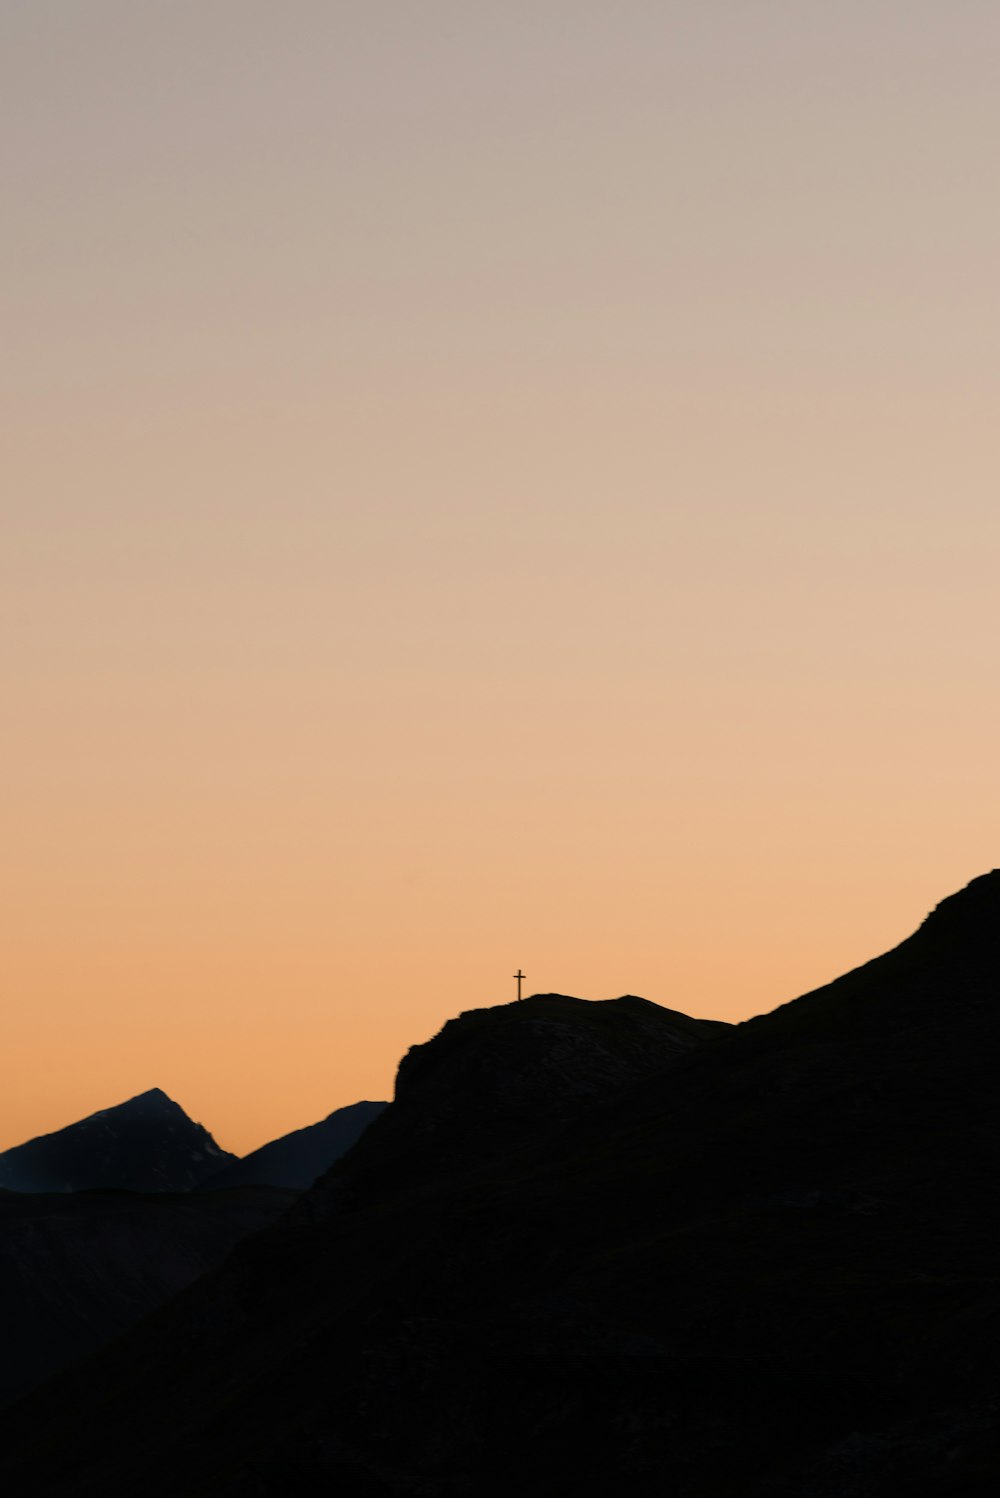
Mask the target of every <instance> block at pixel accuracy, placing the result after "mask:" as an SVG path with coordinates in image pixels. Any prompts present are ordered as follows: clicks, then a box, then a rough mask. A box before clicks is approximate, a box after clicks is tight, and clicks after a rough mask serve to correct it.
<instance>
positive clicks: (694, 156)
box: [0, 0, 1000, 1151]
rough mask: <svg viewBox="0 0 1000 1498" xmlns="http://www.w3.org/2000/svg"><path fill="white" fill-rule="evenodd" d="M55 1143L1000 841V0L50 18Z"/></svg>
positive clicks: (47, 633)
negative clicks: (102, 1121) (119, 1108)
mask: <svg viewBox="0 0 1000 1498" xmlns="http://www.w3.org/2000/svg"><path fill="white" fill-rule="evenodd" d="M0 51H2V63H0V67H2V77H0V110H2V115H3V128H2V132H0V135H2V150H3V229H2V237H0V243H2V255H3V269H4V275H3V285H4V292H3V296H4V308H3V350H4V357H3V361H2V373H0V379H2V402H3V411H4V432H5V436H4V461H3V474H4V478H3V490H4V497H3V532H2V548H0V573H2V596H3V627H2V631H0V669H2V673H3V692H2V699H0V700H2V710H3V725H2V757H3V776H2V782H0V784H2V791H0V794H2V798H3V835H2V844H0V879H2V888H0V901H2V906H0V908H2V911H3V921H2V929H3V939H2V943H0V951H2V973H0V983H2V989H3V1058H4V1086H3V1088H2V1091H0V1148H2V1147H6V1146H8V1145H11V1144H14V1143H17V1142H19V1141H20V1140H22V1139H24V1138H26V1137H28V1136H29V1135H31V1134H35V1133H38V1132H41V1131H43V1130H47V1129H51V1128H56V1127H59V1126H61V1125H63V1124H65V1123H67V1122H69V1121H71V1120H72V1119H74V1118H76V1117H79V1116H80V1115H81V1114H83V1113H86V1112H90V1111H92V1110H93V1109H95V1108H99V1107H103V1106H106V1105H109V1104H112V1103H115V1102H118V1101H120V1100H121V1099H123V1098H125V1097H128V1096H131V1095H132V1094H134V1093H136V1092H139V1091H141V1090H143V1089H145V1088H147V1087H150V1086H160V1087H163V1088H165V1089H166V1090H167V1091H168V1092H170V1093H171V1095H172V1096H174V1097H176V1098H177V1100H178V1101H179V1102H181V1103H182V1105H183V1106H184V1107H185V1108H186V1109H187V1110H188V1111H189V1112H190V1113H192V1114H193V1115H194V1116H195V1117H197V1118H199V1119H201V1120H203V1121H204V1122H205V1123H206V1124H207V1125H208V1126H209V1127H210V1128H211V1129H212V1130H213V1131H214V1132H215V1134H216V1137H217V1138H218V1139H219V1141H220V1143H222V1144H223V1145H225V1146H227V1147H229V1148H232V1149H236V1150H238V1151H243V1150H246V1149H249V1148H252V1147H254V1146H256V1145H257V1144H260V1143H261V1142H263V1141H264V1140H265V1139H267V1138H270V1137H272V1136H274V1135H276V1134H278V1133H282V1132H285V1131H286V1130H288V1129H290V1128H295V1127H298V1126H300V1125H302V1124H305V1123H309V1122H312V1121H313V1120H315V1119H317V1118H319V1117H321V1116H323V1115H324V1114H325V1113H327V1112H329V1111H330V1110H331V1109H332V1108H334V1107H337V1106H340V1105H342V1104H345V1103H348V1102H353V1101H355V1100H356V1099H358V1098H360V1097H386V1096H389V1095H390V1093H391V1087H392V1079H393V1075H394V1070H395V1065H396V1063H397V1061H398V1058H399V1056H400V1055H401V1054H402V1052H403V1051H404V1050H405V1049H406V1047H407V1046H408V1045H410V1044H413V1043H416V1042H419V1041H423V1040H425V1039H427V1038H428V1037H429V1036H430V1035H432V1034H433V1033H434V1032H435V1031H436V1030H437V1029H439V1028H440V1026H441V1024H442V1023H443V1022H444V1020H445V1019H447V1018H448V1017H449V1016H451V1015H453V1014H455V1013H457V1012H458V1011H459V1010H461V1009H463V1008H471V1007H476V1006H479V1005H483V1004H490V1003H496V1002H501V1001H506V1000H508V999H510V998H512V997H513V996H514V984H513V981H512V979H511V977H510V975H511V974H512V973H513V972H514V971H515V970H516V968H517V967H518V966H519V965H521V966H523V968H524V970H525V971H526V973H527V974H528V985H527V987H528V990H529V991H547V990H558V991H561V992H568V993H574V994H579V995H581V996H583V997H586V998H606V997H611V996H613V995H616V994H620V993H623V992H634V993H640V994H643V995H645V996H646V997H648V998H651V999H654V1000H656V1001H658V1002H660V1003H664V1004H668V1005H671V1006H673V1007H676V1008H679V1009H683V1010H686V1011H688V1012H691V1013H694V1014H698V1015H708V1016H717V1017H721V1018H728V1019H741V1018H745V1017H746V1016H748V1015H750V1014H753V1013H758V1012H760V1011H762V1010H767V1009H770V1008H773V1007H774V1006H775V1005H776V1004H778V1003H781V1002H784V1001H785V1000H787V999H790V998H792V997H794V996H795V995H796V994H798V993H801V992H803V991H805V990H807V989H809V988H811V987H815V986H816V985H818V984H820V983H822V982H824V981H826V980H828V979H830V978H832V977H834V976H836V975H837V974H838V973H840V972H842V971H844V970H846V969H847V968H850V967H852V966H854V965H856V964H857V963H859V962H861V961H864V960H866V959H867V958H869V957H871V956H873V955H874V954H875V953H877V952H879V951H881V950H884V949H885V948H887V947H889V946H891V945H893V944H894V943H895V942H897V941H898V940H900V939H901V938H902V937H904V936H905V935H907V934H908V932H909V931H910V930H912V929H913V928H914V927H915V925H916V924H917V923H918V922H919V920H920V919H921V918H922V917H923V915H924V914H925V912H926V911H927V910H928V909H929V908H930V907H931V906H932V905H933V904H934V903H935V902H936V901H937V900H938V899H940V898H942V897H943V896H945V895H946V894H948V893H950V892H952V891H953V890H954V889H956V888H958V887H960V886H961V885H962V884H964V883H966V882H967V881H968V880H969V879H970V878H972V877H973V876H975V875H977V874H980V873H982V872H984V871H985V870H987V869H989V868H991V867H993V866H994V864H997V863H1000V857H998V849H1000V825H998V822H1000V817H998V798H997V793H996V791H997V778H998V750H1000V709H998V691H997V684H998V667H1000V631H998V618H997V615H998V608H997V574H998V541H1000V506H998V486H997V477H998V471H1000V456H998V437H997V403H998V395H1000V359H998V349H1000V342H998V340H1000V276H998V274H997V266H998V264H1000V196H998V194H997V191H996V175H997V167H996V151H997V141H998V140H1000V91H998V89H997V75H998V62H1000V10H998V8H997V6H996V5H995V3H993V0H990V3H986V0H981V3H980V0H950V3H949V4H947V5H944V4H941V3H940V0H933V3H930V0H863V3H861V0H858V3H855V0H838V3H837V4H831V3H829V0H755V3H752V4H751V3H747V0H682V3H681V0H678V3H670V0H614V3H611V0H602V3H596V0H531V3H527V0H503V3H499V0H497V3H493V0H481V3H469V0H421V3H419V4H418V3H413V0H283V3H282V4H280V5H278V4H275V3H274V0H0Z"/></svg>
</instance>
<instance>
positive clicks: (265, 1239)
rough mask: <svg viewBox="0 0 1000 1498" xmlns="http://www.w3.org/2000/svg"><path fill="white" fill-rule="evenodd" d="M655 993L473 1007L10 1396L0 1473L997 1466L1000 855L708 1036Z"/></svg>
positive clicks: (513, 1477)
mask: <svg viewBox="0 0 1000 1498" xmlns="http://www.w3.org/2000/svg"><path fill="white" fill-rule="evenodd" d="M637 1002H638V1001H634V1000H629V1001H624V1002H619V1003H618V1004H617V1005H614V1004H612V1005H592V1006H583V1005H578V1004H577V1003H576V1002H575V1001H572V1000H564V999H558V998H542V999H538V1000H532V1001H528V1002H526V1003H525V1004H522V1005H511V1006H509V1007H507V1008H504V1009H500V1010H496V1011H485V1012H483V1011H478V1012H474V1013H473V1014H471V1015H467V1016H463V1017H462V1018H461V1019H460V1020H459V1021H457V1022H455V1023H454V1024H453V1025H451V1026H449V1027H446V1030H445V1031H444V1032H443V1033H442V1035H441V1036H440V1037H438V1039H437V1040H435V1041H434V1042H431V1043H430V1045H429V1046H427V1047H422V1048H420V1049H419V1050H418V1051H417V1052H416V1053H415V1055H414V1054H412V1053H411V1057H410V1058H408V1060H407V1061H406V1062H404V1065H403V1067H402V1068H401V1072H400V1085H399V1092H398V1099H397V1102H396V1103H394V1104H393V1105H392V1107H390V1108H389V1109H387V1110H386V1112H385V1113H384V1114H383V1115H382V1117H381V1118H380V1119H379V1120H377V1121H376V1123H375V1124H374V1125H373V1126H372V1127H371V1128H370V1129H369V1130H368V1131H367V1133H366V1134H365V1135H364V1136H363V1138H362V1140H361V1141H360V1142H359V1144H358V1145H357V1147H356V1148H355V1149H354V1150H353V1151H352V1152H351V1153H350V1154H348V1155H347V1156H345V1158H344V1159H343V1160H342V1161H340V1162H339V1163H338V1164H337V1165H336V1166H335V1167H334V1169H333V1170H332V1171H331V1172H330V1173H329V1174H328V1175H327V1176H326V1177H324V1178H323V1179H322V1180H321V1181H320V1182H318V1183H317V1186H316V1187H315V1188H314V1190H313V1191H312V1192H310V1193H307V1194H306V1196H305V1197H303V1198H302V1199H301V1200H300V1202H299V1204H298V1205H297V1206H296V1208H295V1209H293V1211H292V1212H291V1213H290V1214H289V1215H288V1216H287V1217H286V1218H284V1219H282V1221H281V1222H280V1223H278V1224H276V1225H275V1226H274V1227H273V1228H271V1229H269V1230H266V1231H264V1232H262V1233H260V1234H258V1235H256V1236H255V1237H254V1238H251V1239H248V1240H247V1241H246V1242H245V1243H244V1244H243V1245H242V1246H241V1247H240V1248H239V1249H238V1250H237V1251H236V1253H235V1255H234V1256H233V1258H232V1259H231V1260H230V1262H229V1264H227V1265H226V1266H223V1267H222V1268H221V1269H220V1270H218V1271H216V1272H215V1273H213V1274H210V1275H209V1276H207V1277H206V1278H205V1279H204V1280H202V1281H201V1282H200V1283H199V1284H197V1285H195V1286H193V1287H192V1288H191V1289H190V1290H189V1291H187V1292H186V1293H185V1294H184V1295H182V1296H181V1297H179V1298H178V1299H177V1300H176V1301H175V1302H173V1303H172V1305H171V1306H170V1307H168V1308H165V1309H164V1310H163V1311H161V1312H159V1313H158V1314H157V1315H156V1316H155V1317H153V1318H151V1319H150V1321H148V1322H147V1323H145V1324H144V1325H143V1326H142V1327H141V1328H137V1329H136V1330H135V1331H134V1332H132V1333H130V1334H128V1335H127V1336H125V1337H124V1338H122V1339H120V1340H119V1341H118V1342H117V1343H116V1344H115V1345H114V1347H112V1348H109V1349H108V1350H107V1351H106V1352H105V1353H104V1354H102V1355H100V1356H99V1357H97V1358H95V1359H93V1360H92V1361H91V1362H90V1363H89V1364H88V1366H87V1367H86V1369H85V1370H81V1371H80V1372H79V1373H78V1374H70V1375H67V1376H66V1377H65V1378H64V1379H63V1380H61V1381H57V1382H56V1383H54V1384H52V1385H50V1386H47V1387H46V1388H45V1389H44V1390H42V1391H39V1393H38V1394H37V1395H36V1396H34V1397H33V1398H32V1399H31V1400H30V1401H28V1402H27V1403H26V1404H24V1405H22V1406H21V1407H19V1409H18V1411H17V1418H16V1420H15V1421H8V1422H7V1423H6V1424H0V1477H4V1478H6V1480H7V1481H8V1483H9V1484H10V1485H12V1487H13V1490H15V1491H31V1492H32V1494H33V1495H38V1498H69V1495H70V1494H72V1495H87V1494H91V1493H93V1494H95V1495H96V1494H101V1495H102V1498H117V1495H122V1498H124V1495H125V1494H132V1493H138V1492H142V1493H143V1494H144V1495H149V1498H168V1495H169V1498H180V1495H182V1494H183V1495H185V1498H199V1495H208V1494H212V1495H214V1498H229V1495H232V1498H235V1495H237V1494H239V1495H241V1498H242V1495H274V1498H278V1495H286V1494H293V1495H294V1494H307V1493H324V1492H331V1491H336V1492H337V1493H338V1495H341V1498H344V1495H347V1498H350V1495H354V1494H358V1495H361V1494H375V1493H380V1494H393V1495H403V1494H407V1495H410V1494H412V1495H421V1498H437V1495H440V1498H445V1495H448V1498H451V1495H467V1498H501V1495H504V1498H506V1495H507V1494H509V1493H510V1492H511V1491H512V1490H514V1491H518V1492H520V1493H522V1494H524V1495H526V1498H549V1495H551V1494H553V1493H564V1492H565V1493H570V1492H573V1493H576V1492H601V1493H604V1492H615V1493H619V1494H624V1495H634V1498H646V1495H650V1498H651V1495H653V1494H656V1495H658V1498H659V1495H661V1494H662V1493H664V1492H670V1493H672V1494H674V1495H677V1498H765V1495H766V1498H793V1495H794V1498H896V1495H898V1494H901V1493H903V1494H906V1495H907V1498H946V1495H952V1498H955V1495H958V1494H964V1495H970V1494H978V1493H983V1494H985V1493H987V1492H989V1493H992V1492H993V1491H995V1488H996V1483H997V1480H998V1477H1000V1440H998V1411H1000V1376H998V1373H997V1363H996V1355H995V1346H996V1339H997V1331H998V1329H1000V1268H998V1266H1000V1205H998V1202H997V1197H996V1193H995V1191H994V1190H993V1186H992V1182H993V1181H994V1179H995V1176H996V1172H997V1166H998V1163H1000V1094H998V1092H997V1088H996V1083H995V1072H996V1058H997V1052H998V1048H1000V873H994V874H991V875H988V876H986V877H985V878H984V879H983V880H977V881H976V882H975V883H974V884H973V885H971V886H970V887H969V889H967V890H965V891H963V892H962V893H960V894H959V895H957V896H955V897H953V898H952V899H951V900H948V901H945V902H944V903H943V904H942V905H941V906H940V907H939V908H938V910H937V911H936V912H935V913H934V914H933V915H932V916H931V917H930V918H929V919H928V921H927V922H925V924H924V926H923V927H922V928H921V929H920V931H919V932H918V933H917V934H916V936H914V937H912V938H911V939H910V940H909V941H907V942H904V943H903V944H902V946H900V947H899V948H897V949H896V950H895V951H893V952H891V953H889V954H888V955H886V956H885V957H883V958H879V959H877V960H876V961H875V962H873V963H869V964H868V965H867V966H866V967H863V968H861V969H858V970H857V971H856V972H854V973H850V974H848V975H847V976H846V977H844V978H842V979H840V980H838V981H837V982H836V983H834V984H831V985H829V986H828V987H827V988H825V989H822V990H820V991H818V992H817V993H814V994H810V995H807V996H806V997H805V998H804V999H801V1000H798V1001H797V1002H796V1003H794V1004H791V1005H787V1006H785V1007H784V1008H782V1009H780V1010H778V1011H776V1012H775V1013H774V1014H772V1015H768V1016H765V1017H762V1018H761V1019H758V1020H755V1021H752V1022H751V1023H750V1024H748V1025H745V1026H740V1027H738V1028H737V1029H735V1030H733V1031H730V1032H726V1031H723V1032H722V1033H721V1035H716V1034H715V1033H712V1034H711V1035H710V1036H708V1037H705V1038H704V1040H703V1043H701V1044H693V1045H691V1046H689V1048H686V1049H680V1050H678V1048H677V1047H676V1046H675V1047H674V1048H673V1049H672V1050H670V1053H669V1054H664V1052H663V1050H661V1049H660V1048H659V1044H658V1041H657V1038H656V1037H657V1031H656V1029H655V1028H654V1027H655V1026H657V1025H658V1024H659V1023H660V1021H659V1020H657V1019H656V1018H655V1016H651V1015H650V1014H649V1013H647V1011H646V1009H645V1008H643V1009H640V1010H637V1009H636V1004H637ZM649 1007H650V1009H651V1008H652V1006H649ZM680 1018H681V1017H677V1016H673V1017H669V1018H668V1019H667V1021H666V1023H665V1024H664V1033H663V1035H662V1036H661V1037H660V1040H661V1041H662V1043H663V1046H664V1047H665V1046H666V1033H665V1032H666V1025H667V1024H670V1023H673V1024H674V1025H675V1028H676V1029H678V1030H680V1031H684V1032H685V1033H687V1035H688V1036H689V1038H694V1037H693V1036H692V1033H691V1031H690V1030H686V1026H687V1025H690V1023H691V1022H683V1023H681V1022H680ZM550 1021H551V1022H552V1027H550ZM647 1022H648V1023H649V1025H650V1029H649V1032H648V1035H647V1038H646V1039H645V1040H644V1041H643V1042H642V1043H639V1041H638V1039H637V1035H638V1029H639V1028H641V1027H643V1026H645V1025H646V1024H647ZM625 1057H631V1058H632V1059H633V1062H634V1064H631V1063H628V1064H626V1063H625V1062H624V1061H623V1058H625ZM574 1077H578V1078H579V1082H578V1083H575V1082H574ZM151 1451H152V1452H155V1453H156V1459H155V1460H151V1458H150V1452H151ZM19 1485H20V1486H19Z"/></svg>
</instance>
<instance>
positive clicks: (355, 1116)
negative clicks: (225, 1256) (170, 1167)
mask: <svg viewBox="0 0 1000 1498" xmlns="http://www.w3.org/2000/svg"><path fill="white" fill-rule="evenodd" d="M387 1106H388V1104H386V1103H368V1102H364V1103H352V1104H350V1105H349V1106H348V1107H346V1108H338V1109H336V1111H335V1112H333V1113H331V1114H330V1115H329V1116H328V1117H327V1118H324V1119H322V1120H321V1121H320V1122H319V1123H316V1124H311V1125H310V1126H309V1127H307V1128H304V1129H296V1130H294V1132H293V1133H291V1134H284V1135H282V1137H281V1138H280V1139H272V1140H271V1142H270V1144H264V1145H262V1146H261V1148H260V1149H257V1150H253V1151H252V1153H251V1154H249V1155H244V1156H243V1158H242V1159H240V1160H232V1161H231V1162H230V1163H229V1164H228V1165H223V1166H222V1167H221V1169H219V1170H216V1171H213V1172H212V1174H211V1175H209V1176H206V1177H205V1179H204V1180H202V1182H201V1183H200V1188H199V1189H201V1190H203V1191H205V1190H208V1191H215V1190H217V1189H219V1188H220V1187H223V1186H282V1187H285V1188H288V1189H290V1190H295V1191H304V1190H305V1189H306V1187H308V1186H311V1185H312V1184H313V1182H314V1181H315V1180H316V1177H317V1176H318V1175H322V1173H323V1172H324V1171H325V1170H329V1168H330V1166H331V1165H332V1164H333V1163H334V1161H335V1160H339V1159H340V1157H341V1155H344V1154H346V1153H347V1151H348V1150H349V1149H350V1148H351V1147H352V1145H354V1144H356V1143H357V1141H358V1139H359V1138H360V1136H361V1135H362V1133H363V1132H364V1130H365V1129H366V1128H367V1127H368V1125H369V1124H370V1123H371V1122H372V1121H373V1120H374V1119H376V1118H377V1117H378V1116H379V1114H380V1113H381V1112H382V1111H383V1110H384V1109H385V1108H386V1107H387Z"/></svg>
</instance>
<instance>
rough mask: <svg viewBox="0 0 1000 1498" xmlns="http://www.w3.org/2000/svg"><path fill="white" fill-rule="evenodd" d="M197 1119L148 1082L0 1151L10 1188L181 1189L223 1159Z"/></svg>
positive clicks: (1, 1177) (1, 1175)
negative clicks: (117, 1099) (119, 1098)
mask: <svg viewBox="0 0 1000 1498" xmlns="http://www.w3.org/2000/svg"><path fill="white" fill-rule="evenodd" d="M235 1158H236V1157H235V1156H234V1155H231V1154H230V1153H229V1152H228V1150H222V1149H220V1148H219V1146H218V1145H217V1144H216V1142H215V1140H214V1139H213V1138H212V1136H211V1134H210V1133H209V1132H208V1130H207V1129H205V1128H203V1127H202V1125H201V1124H198V1123H194V1122H193V1121H192V1120H191V1119H190V1118H188V1116H187V1114H186V1113H185V1112H184V1109H183V1108H182V1107H181V1106H180V1105H179V1104H178V1103H175V1102H174V1101H173V1099H172V1098H170V1097H168V1096H167V1094H166V1093H165V1092H162V1091H161V1090H160V1088H159V1087H153V1088H150V1089H149V1091H148V1092H142V1093H140V1094H139V1095H138V1096H137V1097H133V1098H129V1099H128V1101H127V1102H124V1103H119V1104H117V1106H115V1107H113V1108H102V1109H100V1110H99V1111H98V1112H97V1113H92V1114H90V1116H89V1117H87V1118H82V1119H80V1120H79V1122H77V1123H73V1124H69V1125H68V1126H67V1127H66V1128H64V1129H58V1130H56V1131H55V1132H54V1133H51V1134H42V1135H40V1136H39V1137H38V1138H37V1139H30V1140H28V1142H27V1143H26V1144H19V1145H16V1146H15V1147H14V1148H13V1149H9V1150H6V1151H4V1153H3V1154H0V1186H3V1187H5V1188H7V1189H8V1190H11V1191H21V1192H37V1191H48V1192H51V1191H85V1190H117V1191H187V1190H190V1189H191V1188H192V1187H194V1186H196V1185H197V1184H198V1182H199V1181H201V1180H203V1179H204V1178H205V1177H206V1176H208V1175H210V1174H211V1173H212V1172H213V1171H215V1170H217V1169H219V1167H220V1166H222V1165H223V1164H225V1163H226V1162H227V1161H231V1160H234V1159H235Z"/></svg>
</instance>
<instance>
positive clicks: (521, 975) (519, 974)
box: [514, 968, 527, 1003]
mask: <svg viewBox="0 0 1000 1498" xmlns="http://www.w3.org/2000/svg"><path fill="white" fill-rule="evenodd" d="M526 976H527V974H526V973H522V972H521V969H520V968H518V970H517V972H516V973H515V974H514V977H515V978H516V979H517V1001H518V1003H520V1002H521V983H522V982H523V980H524V979H525V977H526Z"/></svg>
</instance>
